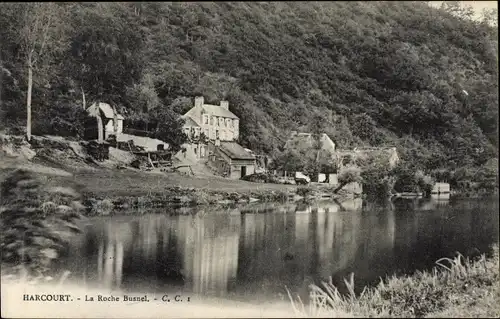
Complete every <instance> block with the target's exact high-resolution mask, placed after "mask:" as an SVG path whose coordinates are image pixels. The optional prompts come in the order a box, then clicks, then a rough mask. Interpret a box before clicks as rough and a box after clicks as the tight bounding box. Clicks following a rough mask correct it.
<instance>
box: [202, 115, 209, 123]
mask: <svg viewBox="0 0 500 319" xmlns="http://www.w3.org/2000/svg"><path fill="white" fill-rule="evenodd" d="M203 124H208V115H206V114H205V115H203Z"/></svg>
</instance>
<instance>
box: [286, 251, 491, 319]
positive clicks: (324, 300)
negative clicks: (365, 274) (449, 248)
mask: <svg viewBox="0 0 500 319" xmlns="http://www.w3.org/2000/svg"><path fill="white" fill-rule="evenodd" d="M493 251H494V252H493V256H492V257H489V258H487V257H486V256H484V255H483V256H482V257H481V258H479V259H476V260H470V259H466V258H464V257H463V256H462V255H458V256H457V257H455V258H454V259H448V258H443V259H441V260H439V261H437V266H436V268H434V269H433V270H432V271H422V272H417V273H415V274H414V275H411V276H404V277H395V276H394V277H390V278H387V279H386V280H383V281H381V282H380V283H379V284H378V285H377V286H375V287H367V288H365V289H364V290H363V292H362V293H361V294H356V293H355V292H354V275H351V277H350V279H349V280H344V281H345V285H346V287H347V288H348V291H349V294H348V295H347V296H346V295H341V294H340V293H339V291H338V290H337V288H336V287H335V286H334V285H333V284H332V282H331V281H330V282H326V283H323V285H322V286H321V287H319V286H315V285H313V286H311V293H310V296H311V302H310V303H309V305H308V306H307V307H305V306H304V305H303V304H302V302H301V301H300V300H294V299H293V298H292V297H291V295H289V296H290V298H291V300H292V307H293V308H294V310H295V311H296V313H297V314H299V315H300V316H306V317H316V316H321V317H324V316H327V317H443V318H445V317H499V316H500V283H499V255H498V246H495V247H494V249H493Z"/></svg>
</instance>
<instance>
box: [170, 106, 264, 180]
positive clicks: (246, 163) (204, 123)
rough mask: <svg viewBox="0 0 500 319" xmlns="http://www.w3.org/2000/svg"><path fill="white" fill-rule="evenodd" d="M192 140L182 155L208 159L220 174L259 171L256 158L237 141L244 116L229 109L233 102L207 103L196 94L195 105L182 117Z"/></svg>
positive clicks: (185, 129) (243, 173)
mask: <svg viewBox="0 0 500 319" xmlns="http://www.w3.org/2000/svg"><path fill="white" fill-rule="evenodd" d="M182 118H183V119H184V121H185V123H184V125H183V128H182V129H183V132H184V133H185V134H186V135H187V137H188V142H187V143H185V144H184V145H183V149H184V151H181V152H180V153H179V154H178V156H177V157H178V158H179V157H180V158H185V159H186V158H188V159H190V160H194V161H205V162H207V163H208V164H209V166H211V167H212V168H213V169H214V170H215V171H217V172H218V173H219V174H220V175H223V176H226V177H229V178H233V179H239V178H241V177H243V176H246V175H250V174H253V173H255V170H256V157H255V155H254V154H252V153H251V151H249V150H246V149H245V148H243V147H242V146H241V145H239V144H238V143H237V140H238V139H239V136H240V119H239V118H238V117H237V116H236V115H235V114H234V113H233V112H231V111H230V110H229V102H228V101H221V102H220V104H219V105H213V104H206V103H205V101H204V98H203V97H202V96H197V97H195V101H194V106H193V108H191V109H190V110H189V111H188V112H186V114H184V115H183V116H182Z"/></svg>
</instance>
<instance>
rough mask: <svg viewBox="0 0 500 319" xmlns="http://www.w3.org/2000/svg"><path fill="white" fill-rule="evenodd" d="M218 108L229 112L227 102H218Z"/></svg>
mask: <svg viewBox="0 0 500 319" xmlns="http://www.w3.org/2000/svg"><path fill="white" fill-rule="evenodd" d="M220 107H222V108H225V109H226V110H229V102H228V101H220Z"/></svg>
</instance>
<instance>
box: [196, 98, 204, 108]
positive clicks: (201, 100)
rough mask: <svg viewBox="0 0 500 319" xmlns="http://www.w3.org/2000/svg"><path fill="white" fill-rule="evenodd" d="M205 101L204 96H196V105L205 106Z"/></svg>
mask: <svg viewBox="0 0 500 319" xmlns="http://www.w3.org/2000/svg"><path fill="white" fill-rule="evenodd" d="M204 103H205V101H204V99H203V96H197V97H195V98H194V107H198V106H200V107H201V106H203V104H204Z"/></svg>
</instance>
